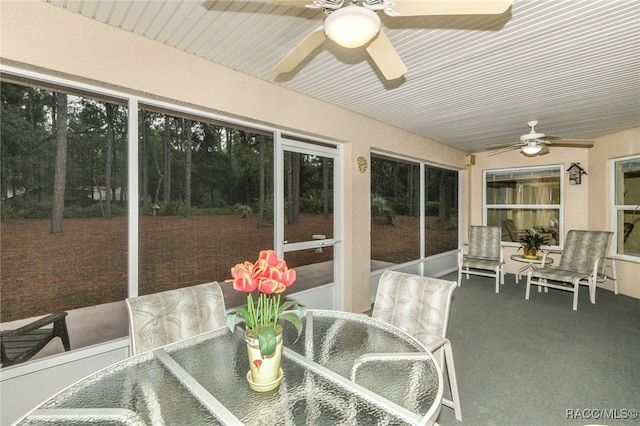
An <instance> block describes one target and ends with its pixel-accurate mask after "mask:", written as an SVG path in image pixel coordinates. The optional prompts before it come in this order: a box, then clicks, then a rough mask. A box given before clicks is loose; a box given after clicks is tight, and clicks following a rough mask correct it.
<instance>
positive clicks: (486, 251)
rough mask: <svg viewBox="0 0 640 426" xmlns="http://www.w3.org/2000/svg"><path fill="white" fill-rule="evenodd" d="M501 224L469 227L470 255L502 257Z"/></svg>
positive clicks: (491, 257) (483, 257) (486, 257)
mask: <svg viewBox="0 0 640 426" xmlns="http://www.w3.org/2000/svg"><path fill="white" fill-rule="evenodd" d="M501 236H502V228H501V227H500V226H470V227H469V251H468V256H469V257H477V258H481V259H500V238H501Z"/></svg>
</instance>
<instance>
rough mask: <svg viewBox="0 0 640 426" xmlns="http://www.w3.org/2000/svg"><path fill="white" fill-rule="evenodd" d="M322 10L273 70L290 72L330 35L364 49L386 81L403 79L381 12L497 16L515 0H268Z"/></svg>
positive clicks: (390, 13) (403, 14) (400, 65)
mask: <svg viewBox="0 0 640 426" xmlns="http://www.w3.org/2000/svg"><path fill="white" fill-rule="evenodd" d="M265 1H268V2H273V3H285V4H290V5H294V6H304V7H307V8H313V9H323V10H324V12H325V14H327V18H326V19H325V22H324V25H323V26H321V27H319V28H317V29H316V30H314V31H313V32H312V33H311V34H309V35H308V36H307V37H305V38H304V39H303V40H302V41H301V42H300V43H298V45H297V46H296V47H294V48H293V50H291V51H290V52H289V53H288V54H287V55H286V56H285V57H284V58H283V59H282V60H281V61H280V63H278V64H277V65H276V66H275V68H274V70H275V71H276V72H278V73H286V72H291V71H293V69H294V68H295V67H297V66H298V65H299V64H300V63H301V62H302V61H303V60H304V59H305V58H306V57H307V56H309V55H310V54H311V52H313V51H314V50H315V49H316V48H318V47H319V46H320V45H321V44H322V42H324V41H325V40H326V39H327V38H329V39H330V40H332V41H334V42H335V43H337V44H338V45H340V46H343V47H346V48H351V49H353V48H359V47H362V46H365V49H366V51H367V53H368V54H369V56H371V59H372V60H373V62H374V63H375V64H376V66H377V67H378V69H379V70H380V72H381V73H382V75H383V76H384V77H385V78H386V79H387V80H394V79H397V78H400V77H402V76H403V75H404V73H405V72H406V71H407V67H406V66H405V64H404V62H402V59H401V58H400V56H399V55H398V52H396V50H395V48H394V47H393V45H392V44H391V42H390V41H389V39H388V38H387V36H386V35H385V33H384V31H382V29H381V28H380V25H381V22H380V17H379V16H378V14H377V12H378V11H383V12H384V13H385V14H387V15H389V16H392V17H402V16H430V15H498V14H501V13H504V12H505V11H506V10H507V9H509V7H510V6H511V3H513V0H265Z"/></svg>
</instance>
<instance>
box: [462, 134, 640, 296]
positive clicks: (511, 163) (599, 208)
mask: <svg viewBox="0 0 640 426" xmlns="http://www.w3.org/2000/svg"><path fill="white" fill-rule="evenodd" d="M638 153H640V128H635V129H631V130H628V131H625V132H620V133H615V134H612V135H607V136H604V137H601V138H598V139H596V141H595V145H594V147H593V148H591V149H584V148H552V149H551V150H550V152H549V154H546V155H541V156H537V157H533V158H528V157H525V156H524V155H522V154H521V153H520V151H515V150H514V151H510V152H505V153H502V154H498V155H493V156H491V155H490V154H491V152H490V151H488V152H483V153H479V154H476V164H475V166H472V167H471V169H470V175H471V177H470V190H469V192H470V197H469V205H470V216H469V223H470V224H471V225H481V224H482V203H483V184H482V175H483V171H484V170H492V169H504V168H519V167H529V166H541V165H556V164H561V165H562V166H563V168H564V170H567V169H568V168H569V167H570V166H571V163H580V167H582V168H583V169H584V170H585V171H586V172H587V174H586V175H583V176H582V183H581V184H580V185H570V184H569V176H568V175H569V174H568V173H565V175H564V185H565V186H564V188H565V190H564V203H565V208H564V229H565V234H566V231H567V230H569V229H593V230H611V229H613V225H612V202H613V201H612V200H613V198H612V188H613V182H612V176H613V175H612V160H613V159H616V158H620V157H625V156H629V155H633V154H638ZM463 239H464V240H466V235H463ZM515 253H517V247H507V248H506V249H505V257H506V259H507V272H509V273H514V272H515V271H517V270H518V269H519V268H521V267H522V266H523V264H522V263H518V262H514V261H512V260H510V259H509V257H510V256H511V255H512V254H515ZM616 265H617V269H618V287H619V291H620V293H622V294H625V295H628V296H632V297H635V298H640V280H639V279H638V276H640V262H629V261H623V260H617V261H616ZM602 287H604V288H607V289H610V290H612V289H613V285H612V283H611V281H606V282H605V283H603V284H602Z"/></svg>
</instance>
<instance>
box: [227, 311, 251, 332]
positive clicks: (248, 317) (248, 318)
mask: <svg viewBox="0 0 640 426" xmlns="http://www.w3.org/2000/svg"><path fill="white" fill-rule="evenodd" d="M237 312H238V315H240V318H242V319H243V320H244V322H245V324H247V327H248V328H254V327H255V326H256V325H255V323H254V320H253V316H252V315H251V314H250V313H249V310H248V309H247V308H245V307H244V306H242V307H240V308H238V311H237ZM227 321H228V320H227Z"/></svg>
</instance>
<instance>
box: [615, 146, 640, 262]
mask: <svg viewBox="0 0 640 426" xmlns="http://www.w3.org/2000/svg"><path fill="white" fill-rule="evenodd" d="M629 160H640V154H635V155H629V156H626V157H620V158H615V159H613V160H611V185H612V191H611V206H612V215H611V229H612V230H613V244H612V245H613V249H612V253H613V256H615V257H616V258H617V259H622V260H628V261H630V262H636V263H640V255H633V254H627V253H618V230H619V229H622V228H618V225H619V224H618V212H619V211H621V210H634V209H638V210H640V207H639V206H637V205H635V204H618V203H617V196H616V195H617V193H618V192H617V191H618V182H617V176H616V169H617V167H616V165H617V164H618V163H620V162H623V161H629ZM639 214H640V213H639ZM638 226H639V227H640V223H639V224H638Z"/></svg>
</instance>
